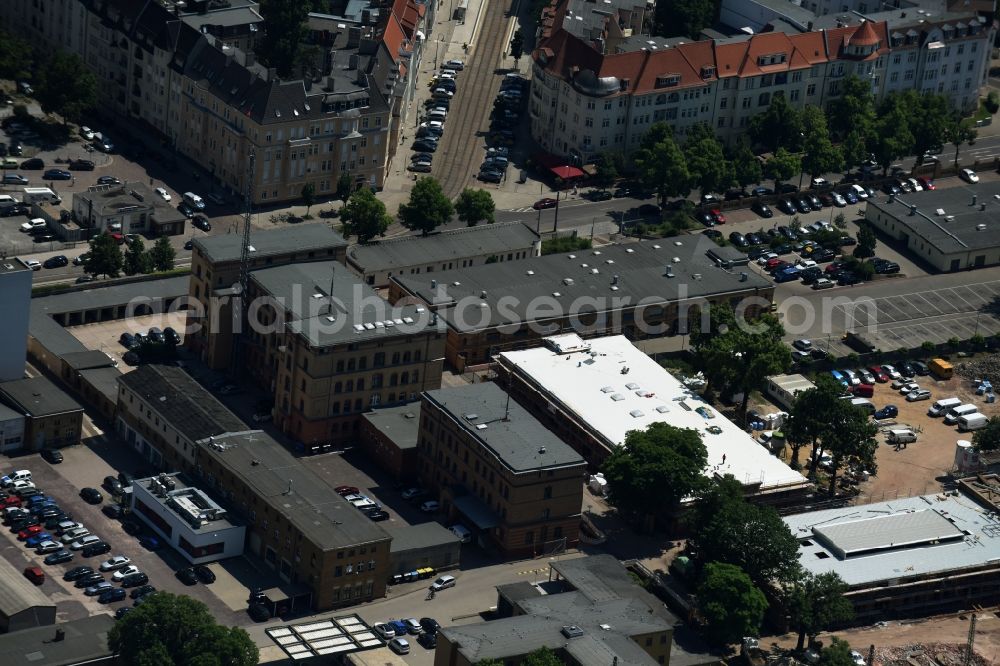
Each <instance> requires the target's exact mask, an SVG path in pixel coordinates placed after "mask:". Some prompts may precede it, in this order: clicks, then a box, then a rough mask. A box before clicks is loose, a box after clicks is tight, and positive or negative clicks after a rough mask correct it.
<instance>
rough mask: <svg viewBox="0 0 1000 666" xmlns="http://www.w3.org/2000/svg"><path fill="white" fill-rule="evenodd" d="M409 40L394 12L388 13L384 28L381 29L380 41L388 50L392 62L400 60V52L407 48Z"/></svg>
mask: <svg viewBox="0 0 1000 666" xmlns="http://www.w3.org/2000/svg"><path fill="white" fill-rule="evenodd" d="M409 41H410V40H409V39H408V38H407V37H406V34H405V33H404V32H403V27H402V26H401V25H400V24H399V19H398V18H396V15H395V14H390V15H389V20H388V21H387V22H386V24H385V30H383V31H382V42H383V43H384V44H385V48H386V49H387V50H388V51H389V57H391V58H392V59H393V61H394V62H397V63H398V62H399V61H400V60H401V58H400V54H401V53H404V52H405V51H408V50H409V47H408V44H409Z"/></svg>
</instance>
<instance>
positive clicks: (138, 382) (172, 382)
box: [118, 365, 248, 442]
mask: <svg viewBox="0 0 1000 666" xmlns="http://www.w3.org/2000/svg"><path fill="white" fill-rule="evenodd" d="M118 381H119V382H120V383H121V384H122V386H124V387H125V388H127V389H129V390H131V391H133V392H135V393H136V394H138V395H139V396H140V397H141V398H142V399H143V400H144V401H145V402H146V404H148V405H149V406H150V407H151V408H152V409H153V411H155V412H156V413H157V414H159V415H160V418H162V419H163V420H164V421H165V422H167V423H169V424H170V425H171V426H172V427H174V428H176V429H177V431H178V432H180V433H181V434H182V435H184V436H185V437H187V438H188V439H189V440H190V441H192V442H198V441H201V440H203V439H207V438H209V437H214V436H215V435H221V434H223V433H226V432H242V431H245V430H248V427H247V425H246V424H245V423H243V421H241V420H240V419H238V418H237V417H236V415H235V414H233V413H232V412H231V411H229V409H228V408H227V407H226V406H225V405H223V404H222V403H221V402H219V401H218V400H217V399H216V398H215V396H213V395H212V394H211V393H209V392H208V391H206V390H205V389H204V388H202V386H201V385H200V384H199V383H198V382H196V381H195V380H194V379H192V378H191V375H189V374H188V373H187V372H185V371H184V370H182V369H181V368H175V367H173V366H167V365H143V366H140V367H138V368H136V369H135V370H133V371H132V372H128V373H126V374H124V375H122V376H121V378H120V379H119V380H118Z"/></svg>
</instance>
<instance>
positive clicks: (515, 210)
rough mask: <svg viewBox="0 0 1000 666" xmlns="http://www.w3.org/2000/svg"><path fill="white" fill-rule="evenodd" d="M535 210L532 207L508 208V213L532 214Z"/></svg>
mask: <svg viewBox="0 0 1000 666" xmlns="http://www.w3.org/2000/svg"><path fill="white" fill-rule="evenodd" d="M533 210H534V208H532V207H531V206H525V207H524V208H508V209H507V212H508V213H530V212H531V211H533Z"/></svg>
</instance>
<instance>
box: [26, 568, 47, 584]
mask: <svg viewBox="0 0 1000 666" xmlns="http://www.w3.org/2000/svg"><path fill="white" fill-rule="evenodd" d="M24 577H25V578H27V579H28V580H30V581H31V582H32V583H34V584H35V585H41V584H42V583H44V582H45V572H44V571H42V570H41V568H40V567H25V569H24Z"/></svg>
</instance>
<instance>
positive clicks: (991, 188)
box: [868, 183, 1000, 254]
mask: <svg viewBox="0 0 1000 666" xmlns="http://www.w3.org/2000/svg"><path fill="white" fill-rule="evenodd" d="M973 197H975V198H976V204H975V205H973V203H972V201H973ZM996 197H1000V186H998V185H996V184H994V183H980V184H978V185H966V184H965V183H963V184H961V185H958V186H956V187H950V188H947V189H938V190H931V191H929V192H928V191H924V192H914V193H912V194H902V195H900V196H897V197H894V201H893V202H891V203H890V202H889V201H888V199H882V198H880V199H879V200H877V201H873V200H871V199H869V200H868V207H869V208H872V207H874V208H876V209H878V210H880V211H883V212H884V213H886V214H888V215H891V216H892V218H893V219H894V220H895V222H896V224H899V225H901V226H902V227H904V228H905V229H906V230H907V232H908V233H909V234H910V235H911V236H915V237H917V238H920V239H922V240H923V241H924V242H925V243H927V244H928V245H930V246H932V247H935V248H937V249H938V250H939V251H940V252H941V253H942V254H953V253H956V252H970V251H975V250H986V249H991V248H996V247H997V246H1000V199H998V198H996ZM911 206H915V207H916V211H915V213H914V214H912V215H911V214H910V207H911ZM982 206H985V207H986V209H985V210H980V209H981V208H982ZM868 214H869V215H870V213H868ZM980 225H983V228H982V229H980Z"/></svg>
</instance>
